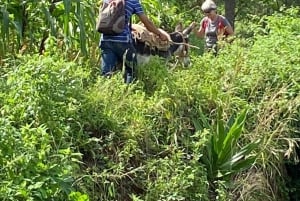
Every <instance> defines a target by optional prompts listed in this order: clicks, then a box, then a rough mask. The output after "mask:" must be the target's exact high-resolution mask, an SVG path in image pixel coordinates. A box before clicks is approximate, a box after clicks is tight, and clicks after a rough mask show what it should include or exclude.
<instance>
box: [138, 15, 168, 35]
mask: <svg viewBox="0 0 300 201" xmlns="http://www.w3.org/2000/svg"><path fill="white" fill-rule="evenodd" d="M138 16H139V18H140V20H141V21H142V23H143V24H144V25H145V27H146V28H147V29H148V30H149V31H151V32H152V33H154V34H156V35H158V36H159V37H160V38H161V39H162V40H168V36H166V35H165V33H163V32H161V31H160V30H159V29H158V28H157V27H156V26H155V25H154V24H153V22H152V21H151V20H150V19H149V18H148V17H147V16H146V15H145V14H140V15H138Z"/></svg>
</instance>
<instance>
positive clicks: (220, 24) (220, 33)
mask: <svg viewBox="0 0 300 201" xmlns="http://www.w3.org/2000/svg"><path fill="white" fill-rule="evenodd" d="M220 18H221V17H220V16H218V19H217V20H218V36H219V37H220V38H222V37H223V36H225V37H226V36H228V33H227V32H226V30H225V29H224V28H225V26H224V24H223V21H222V19H220ZM208 23H209V22H208V18H207V17H206V18H205V19H204V21H203V23H202V28H203V29H204V30H205V28H206V27H207V25H208Z"/></svg>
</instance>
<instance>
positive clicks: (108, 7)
mask: <svg viewBox="0 0 300 201" xmlns="http://www.w3.org/2000/svg"><path fill="white" fill-rule="evenodd" d="M124 27H125V0H109V2H108V3H106V2H105V0H104V2H103V5H102V6H100V8H99V17H98V21H97V25H96V30H97V31H98V32H99V33H103V34H108V35H116V34H119V33H122V32H123V30H124Z"/></svg>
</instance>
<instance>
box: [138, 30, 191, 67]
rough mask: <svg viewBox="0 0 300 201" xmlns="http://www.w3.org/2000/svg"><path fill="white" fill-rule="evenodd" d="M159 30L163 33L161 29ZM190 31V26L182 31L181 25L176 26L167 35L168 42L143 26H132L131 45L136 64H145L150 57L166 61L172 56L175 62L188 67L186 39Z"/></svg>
mask: <svg viewBox="0 0 300 201" xmlns="http://www.w3.org/2000/svg"><path fill="white" fill-rule="evenodd" d="M160 30H161V31H164V30H162V29H160ZM191 31H192V24H191V25H190V26H188V27H187V28H185V29H184V30H183V27H182V24H179V25H177V26H176V28H175V31H174V32H172V33H169V39H168V41H161V40H160V39H159V38H158V37H157V36H156V35H155V34H153V33H151V32H150V31H148V30H147V29H146V28H145V27H144V26H143V25H140V24H132V36H133V44H134V46H135V49H136V52H137V61H138V64H143V63H147V62H148V61H149V60H150V57H151V55H156V56H160V57H163V58H166V59H167V60H169V59H171V58H172V57H173V56H174V57H175V58H176V60H177V62H178V61H179V62H180V63H182V64H183V65H184V66H185V67H187V66H189V65H190V57H189V40H188V37H189V34H190V33H191ZM164 32H165V31H164ZM177 62H176V64H177ZM176 64H175V65H176Z"/></svg>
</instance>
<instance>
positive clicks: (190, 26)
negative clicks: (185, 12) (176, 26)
mask: <svg viewBox="0 0 300 201" xmlns="http://www.w3.org/2000/svg"><path fill="white" fill-rule="evenodd" d="M193 26H194V24H193V23H191V24H190V25H189V26H188V27H187V28H185V29H184V30H183V31H182V34H183V35H184V36H188V35H189V34H190V33H191V32H192V30H193Z"/></svg>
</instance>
